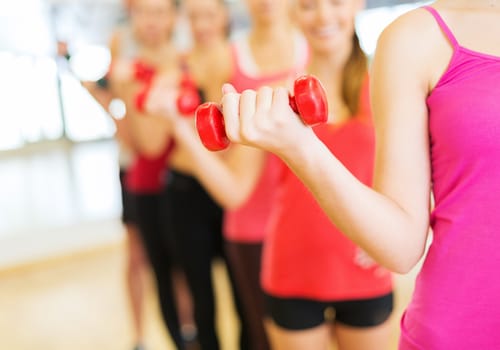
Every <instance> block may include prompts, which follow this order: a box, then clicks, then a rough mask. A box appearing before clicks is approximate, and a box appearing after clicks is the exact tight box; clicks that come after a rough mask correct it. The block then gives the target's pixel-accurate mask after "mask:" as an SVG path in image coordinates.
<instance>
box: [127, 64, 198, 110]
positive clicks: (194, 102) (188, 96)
mask: <svg viewBox="0 0 500 350" xmlns="http://www.w3.org/2000/svg"><path fill="white" fill-rule="evenodd" d="M179 85H180V86H179V94H178V95H177V100H176V105H177V110H178V111H179V113H180V114H181V115H183V116H186V117H190V116H192V115H193V113H194V112H195V111H196V108H197V107H198V106H199V105H200V103H201V97H200V94H199V92H198V90H197V88H196V84H195V83H194V81H193V80H192V79H191V77H190V76H189V75H187V74H184V76H183V77H182V79H181V82H180V84H179ZM150 89H151V83H149V84H146V85H144V86H143V88H142V89H141V90H140V91H139V92H138V93H137V94H136V96H135V101H134V103H135V108H136V109H137V110H138V111H139V112H144V108H145V103H146V100H147V98H148V94H149V90H150Z"/></svg>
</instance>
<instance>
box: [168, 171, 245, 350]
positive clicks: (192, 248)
mask: <svg viewBox="0 0 500 350" xmlns="http://www.w3.org/2000/svg"><path fill="white" fill-rule="evenodd" d="M167 201H168V202H169V208H170V215H171V216H172V230H173V231H172V232H173V234H174V239H175V244H176V248H177V249H176V254H177V255H178V260H179V261H180V263H181V267H182V269H183V270H184V274H185V276H186V279H187V282H188V285H189V289H190V291H191V295H192V297H193V303H194V318H195V322H196V327H197V329H198V342H199V344H200V346H201V349H202V350H217V349H219V348H220V344H219V339H218V337H217V333H216V330H215V310H216V307H215V293H214V286H213V283H212V281H213V279H212V260H213V258H214V257H216V256H221V257H222V258H223V259H224V254H223V248H222V209H221V208H220V207H219V206H218V205H217V204H216V203H215V202H214V201H213V200H212V198H211V197H210V196H209V195H208V193H207V192H206V191H205V190H204V188H203V187H202V186H201V185H200V184H199V182H198V181H197V180H196V179H194V178H193V177H191V176H188V175H184V174H182V173H180V172H177V171H172V170H171V171H170V172H169V176H168V181H167ZM228 272H229V277H230V280H231V282H232V274H231V269H230V267H229V266H228ZM235 304H236V309H237V310H236V311H237V313H238V314H239V315H240V318H241V308H240V303H239V301H238V300H237V299H236V298H235ZM243 329H244V328H243ZM247 343H248V338H247V335H246V332H244V331H242V333H241V336H240V348H241V349H247V346H246V344H247Z"/></svg>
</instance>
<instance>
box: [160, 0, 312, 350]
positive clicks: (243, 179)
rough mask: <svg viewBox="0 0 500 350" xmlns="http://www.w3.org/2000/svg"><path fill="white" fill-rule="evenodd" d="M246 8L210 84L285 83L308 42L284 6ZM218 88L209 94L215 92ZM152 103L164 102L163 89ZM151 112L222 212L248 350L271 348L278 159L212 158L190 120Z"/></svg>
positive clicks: (257, 1) (265, 1) (240, 150)
mask: <svg viewBox="0 0 500 350" xmlns="http://www.w3.org/2000/svg"><path fill="white" fill-rule="evenodd" d="M189 3H190V1H188V4H189ZM191 3H192V4H194V3H195V1H193V2H191ZM247 5H248V9H249V13H250V16H251V19H252V28H251V30H250V32H249V33H248V35H247V36H244V37H242V38H240V39H238V40H237V41H235V42H234V43H232V45H231V47H230V48H229V50H230V57H231V64H227V65H226V68H225V69H224V66H223V67H221V69H220V71H218V70H216V69H215V67H218V66H217V65H213V64H214V63H210V65H213V67H214V69H212V68H210V70H212V71H213V72H215V73H217V74H218V76H214V77H211V78H210V80H211V81H213V82H214V83H219V82H221V81H230V82H232V83H233V84H235V86H237V88H238V89H240V90H244V89H249V88H258V87H259V86H261V85H264V84H286V82H287V81H288V80H289V79H291V78H293V77H294V76H295V75H296V72H298V71H301V70H302V69H303V67H304V66H305V63H306V61H307V52H308V50H307V45H306V43H305V41H304V40H303V38H302V37H301V36H300V35H299V34H298V33H297V32H296V31H295V30H294V28H293V26H292V24H291V21H290V18H289V6H288V1H287V0H279V1H276V0H275V1H269V0H248V1H247ZM224 50H228V48H227V47H223V48H221V50H220V51H216V52H218V53H219V54H221V53H222V52H224ZM193 52H195V51H193ZM216 61H217V60H216V59H215V60H214V62H216ZM207 62H209V61H207ZM223 62H225V61H223ZM210 65H209V66H208V67H211V66H210ZM214 86H215V84H214ZM220 87H221V85H219V86H215V87H213V88H212V89H213V90H214V91H215V92H216V91H217V90H219V91H220ZM215 92H214V95H213V97H212V98H213V99H212V98H211V100H215V101H218V98H219V96H220V95H219V93H218V92H217V93H215ZM211 96H212V95H211ZM157 100H161V92H158V99H157ZM150 108H151V109H152V110H155V111H156V113H157V114H163V115H165V116H168V117H170V120H173V121H174V123H173V124H174V126H173V128H174V130H175V134H176V143H177V144H178V145H182V148H183V149H184V150H185V152H187V153H188V154H189V161H188V162H187V164H188V168H187V169H189V172H190V173H191V174H192V175H193V176H195V177H196V178H197V179H198V181H200V183H201V184H202V185H203V186H204V187H205V189H206V190H207V191H208V192H209V193H210V194H211V195H212V196H213V198H214V199H215V200H216V201H217V202H218V203H219V204H220V205H222V206H223V207H224V208H225V209H226V212H225V217H224V239H225V250H226V254H227V257H228V262H229V267H230V270H231V271H232V272H233V274H234V278H235V281H236V291H237V294H238V296H239V299H240V300H241V303H242V309H243V320H242V323H243V327H245V328H246V329H247V331H248V334H249V339H248V344H247V347H248V348H249V349H259V350H265V349H268V348H269V344H268V340H267V336H266V333H265V329H264V325H263V320H264V296H263V293H262V291H261V288H260V286H259V275H260V262H261V251H262V244H263V241H264V236H265V232H266V227H267V225H268V219H269V212H270V209H271V206H272V200H273V197H274V191H275V188H276V185H277V183H278V175H279V174H278V173H277V172H276V169H277V168H276V162H277V160H276V158H273V157H271V156H270V155H268V154H266V153H265V152H261V151H259V150H255V149H251V148H248V147H241V146H238V145H235V146H232V147H231V148H230V149H229V150H228V151H227V152H225V154H223V155H222V156H220V155H217V154H214V153H210V152H208V151H207V150H205V149H204V148H203V146H202V145H201V143H200V141H199V138H198V136H197V135H196V133H195V132H194V130H193V128H192V127H191V126H189V125H188V124H189V123H187V122H186V121H185V120H182V121H181V120H178V119H177V118H175V114H176V113H175V111H173V110H172V109H171V108H169V106H168V105H166V104H162V103H161V101H160V102H159V103H154V102H152V103H151V105H150ZM181 124H182V125H181ZM177 126H179V127H177ZM187 169H186V171H187Z"/></svg>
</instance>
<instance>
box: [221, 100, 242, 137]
mask: <svg viewBox="0 0 500 350" xmlns="http://www.w3.org/2000/svg"><path fill="white" fill-rule="evenodd" d="M221 104H222V114H223V115H224V124H225V128H226V134H227V136H228V137H229V139H230V140H231V141H233V142H241V140H240V137H239V136H240V121H239V112H240V95H239V94H237V93H236V92H228V93H225V94H224V96H223V97H222V103H221Z"/></svg>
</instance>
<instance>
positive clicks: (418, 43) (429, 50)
mask: <svg viewBox="0 0 500 350" xmlns="http://www.w3.org/2000/svg"><path fill="white" fill-rule="evenodd" d="M451 55H452V48H451V46H450V45H449V43H447V40H446V38H445V37H444V35H443V33H442V32H441V30H440V28H439V26H438V25H437V23H436V20H435V19H434V18H433V16H432V15H431V14H430V13H429V11H427V10H425V9H423V8H418V9H415V10H412V11H409V12H407V13H405V14H403V15H402V16H400V17H399V18H397V19H396V20H395V21H394V22H392V23H391V24H390V25H389V26H388V27H387V28H386V29H385V30H384V31H383V32H382V34H381V36H380V38H379V41H378V44H377V52H376V60H378V61H382V62H383V64H386V65H389V66H391V69H393V70H398V69H399V70H400V71H404V72H407V73H410V74H412V73H414V74H415V76H418V77H419V78H420V79H421V82H422V83H423V84H425V86H426V87H429V86H432V84H433V81H435V80H436V77H437V76H439V75H440V74H441V73H442V71H443V69H445V68H446V66H447V64H448V62H449V58H450V57H451Z"/></svg>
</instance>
